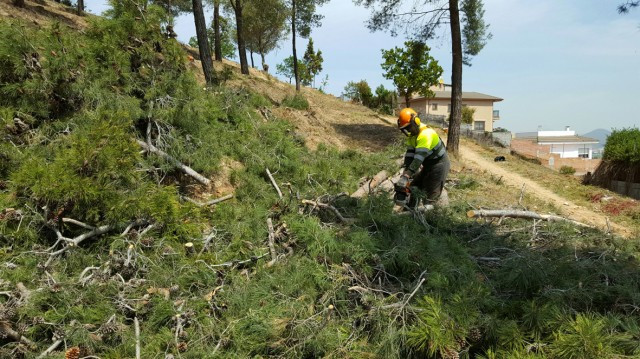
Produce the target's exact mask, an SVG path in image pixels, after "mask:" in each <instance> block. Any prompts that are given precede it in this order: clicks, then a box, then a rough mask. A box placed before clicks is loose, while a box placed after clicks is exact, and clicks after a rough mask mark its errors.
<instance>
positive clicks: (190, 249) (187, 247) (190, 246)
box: [184, 242, 195, 256]
mask: <svg viewBox="0 0 640 359" xmlns="http://www.w3.org/2000/svg"><path fill="white" fill-rule="evenodd" d="M184 252H185V254H186V255H187V256H191V255H193V253H195V248H194V247H193V243H192V242H187V243H185V244H184Z"/></svg>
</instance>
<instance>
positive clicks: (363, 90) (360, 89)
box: [342, 80, 373, 106]
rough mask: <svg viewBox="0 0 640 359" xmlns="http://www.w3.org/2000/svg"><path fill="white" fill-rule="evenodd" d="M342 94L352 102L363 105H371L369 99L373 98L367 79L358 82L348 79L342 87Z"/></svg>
mask: <svg viewBox="0 0 640 359" xmlns="http://www.w3.org/2000/svg"><path fill="white" fill-rule="evenodd" d="M342 95H343V96H344V97H346V98H347V99H349V100H350V101H352V102H356V103H360V104H363V105H365V106H369V105H371V100H372V99H373V93H372V92H371V87H370V86H369V83H368V82H367V80H360V81H358V82H354V81H349V82H348V83H347V86H345V87H344V92H343V93H342Z"/></svg>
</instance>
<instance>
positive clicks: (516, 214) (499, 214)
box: [467, 209, 595, 228]
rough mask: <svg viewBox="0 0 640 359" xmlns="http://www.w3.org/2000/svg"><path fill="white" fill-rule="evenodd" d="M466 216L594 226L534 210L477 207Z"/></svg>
mask: <svg viewBox="0 0 640 359" xmlns="http://www.w3.org/2000/svg"><path fill="white" fill-rule="evenodd" d="M467 217H469V218H487V217H489V218H504V217H509V218H525V219H539V220H543V221H548V222H568V223H571V224H574V225H576V226H580V227H586V228H595V227H594V226H591V225H588V224H585V223H582V222H578V221H574V220H572V219H569V218H564V217H560V216H556V215H552V214H540V213H536V212H532V211H520V210H514V209H494V210H488V209H478V210H471V211H468V212H467Z"/></svg>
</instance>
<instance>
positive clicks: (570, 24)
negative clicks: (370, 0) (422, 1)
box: [87, 0, 640, 134]
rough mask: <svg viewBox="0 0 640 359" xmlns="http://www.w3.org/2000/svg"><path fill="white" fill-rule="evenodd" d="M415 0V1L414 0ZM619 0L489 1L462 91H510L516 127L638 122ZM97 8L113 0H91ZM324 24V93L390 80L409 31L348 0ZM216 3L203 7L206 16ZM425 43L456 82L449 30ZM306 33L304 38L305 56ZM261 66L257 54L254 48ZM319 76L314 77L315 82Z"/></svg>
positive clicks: (638, 97)
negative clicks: (388, 26)
mask: <svg viewBox="0 0 640 359" xmlns="http://www.w3.org/2000/svg"><path fill="white" fill-rule="evenodd" d="M407 1H410V0H407ZM620 2H622V0H565V1H557V0H536V1H531V0H485V1H484V4H485V11H486V12H485V20H486V22H487V23H489V24H490V28H489V29H490V32H491V33H492V35H493V38H492V39H491V40H490V41H489V42H488V43H487V45H486V46H485V48H484V49H483V50H482V52H481V53H480V54H479V55H478V56H476V57H475V58H474V59H473V62H472V66H470V67H468V66H465V67H464V68H463V90H464V91H477V92H482V93H486V94H489V95H493V96H497V97H500V98H503V99H504V101H502V102H497V103H496V104H495V107H494V109H496V110H500V117H501V119H500V120H499V121H498V122H497V123H496V124H495V126H499V127H504V128H507V129H509V130H511V131H513V132H525V131H535V130H536V129H537V128H538V126H542V128H543V129H546V130H555V129H564V126H571V128H572V129H574V130H576V131H578V133H579V134H584V133H586V132H589V131H591V130H594V129H597V128H604V129H608V130H610V129H612V128H623V127H634V126H635V127H638V126H640V112H639V111H638V107H639V106H640V9H635V10H633V11H632V12H631V13H629V14H626V15H620V14H618V13H617V9H616V7H617V5H618V4H619V3H620ZM87 3H88V4H87V8H88V10H89V11H91V12H93V13H95V14H100V13H101V12H102V11H103V10H105V9H106V8H107V1H105V0H96V1H90V2H87ZM319 13H320V14H322V15H324V19H323V21H322V26H321V27H319V28H315V29H314V30H313V32H312V34H311V37H312V38H313V41H314V45H315V48H316V50H317V49H320V50H322V53H323V57H324V64H323V67H324V70H323V73H322V74H321V75H320V76H318V78H324V76H325V75H328V84H327V86H326V89H325V90H326V91H327V92H329V93H332V94H334V95H337V96H339V95H340V94H341V93H342V91H343V89H344V87H345V85H346V84H347V83H348V82H349V81H359V80H363V79H364V80H367V81H368V83H369V85H370V86H371V87H372V88H373V89H375V87H377V86H378V85H380V84H383V85H384V86H385V87H387V88H392V87H393V84H392V83H391V82H390V81H389V80H386V79H384V77H383V74H382V69H381V67H380V64H381V63H382V55H381V49H390V48H392V47H395V46H402V44H403V42H404V41H405V40H406V37H405V36H404V34H399V36H398V37H392V36H390V35H389V34H388V33H385V32H375V33H372V32H370V31H369V30H368V29H367V28H366V21H367V19H368V18H369V15H370V12H369V10H367V9H365V8H363V7H358V6H355V5H354V4H353V2H352V1H351V0H331V1H330V2H329V3H328V4H327V5H324V6H322V7H321V8H319ZM211 14H212V11H211V10H209V11H206V16H207V23H210V22H211V18H212V15H211ZM175 31H176V33H177V34H178V39H179V40H180V41H182V42H188V40H189V38H190V37H191V36H195V26H194V23H193V18H192V15H190V14H189V15H183V16H180V17H179V18H178V19H176V26H175ZM441 35H442V37H441V38H440V39H436V40H434V41H432V42H430V43H428V45H429V46H430V47H431V48H432V50H431V55H432V56H433V57H434V58H436V60H438V62H439V63H440V65H441V66H442V67H443V69H444V75H443V78H444V80H445V82H447V83H450V78H451V51H450V47H451V44H450V40H449V39H448V36H449V33H448V31H443V32H442V33H441ZM306 43H307V40H305V39H301V38H298V39H297V47H298V54H299V56H300V57H301V56H302V54H303V53H304V49H305V47H306ZM290 55H291V39H286V40H283V41H282V43H281V45H280V48H279V49H277V50H275V51H273V52H272V53H270V54H268V55H267V57H266V62H267V63H268V64H269V65H270V68H271V72H275V65H276V64H278V63H281V62H282V60H283V59H284V58H286V57H288V56H290ZM255 59H256V65H258V63H259V62H260V61H259V56H256V58H255ZM318 82H319V81H317V83H318Z"/></svg>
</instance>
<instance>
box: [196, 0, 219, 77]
mask: <svg viewBox="0 0 640 359" xmlns="http://www.w3.org/2000/svg"><path fill="white" fill-rule="evenodd" d="M192 1H193V19H194V21H195V24H196V34H197V36H198V48H199V50H200V61H201V62H202V71H203V72H204V78H205V80H206V81H207V84H209V85H213V84H215V83H216V79H215V77H214V70H213V62H212V60H211V49H210V48H209V40H208V38H207V25H206V23H205V21H204V11H203V9H202V0H192Z"/></svg>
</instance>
